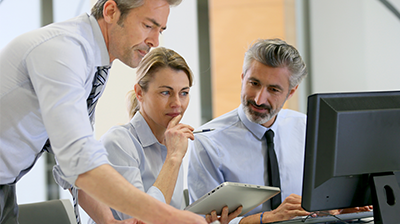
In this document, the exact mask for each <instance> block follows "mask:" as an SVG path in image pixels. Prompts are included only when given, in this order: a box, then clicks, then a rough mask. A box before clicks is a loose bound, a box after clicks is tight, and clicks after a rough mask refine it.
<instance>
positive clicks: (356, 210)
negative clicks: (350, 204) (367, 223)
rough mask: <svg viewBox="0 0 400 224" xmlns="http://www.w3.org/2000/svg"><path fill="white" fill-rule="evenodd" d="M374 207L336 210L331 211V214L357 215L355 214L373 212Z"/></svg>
mask: <svg viewBox="0 0 400 224" xmlns="http://www.w3.org/2000/svg"><path fill="white" fill-rule="evenodd" d="M372 209H373V206H372V205H369V206H364V207H354V208H345V209H335V210H330V211H329V214H330V215H339V214H347V213H355V212H368V211H372Z"/></svg>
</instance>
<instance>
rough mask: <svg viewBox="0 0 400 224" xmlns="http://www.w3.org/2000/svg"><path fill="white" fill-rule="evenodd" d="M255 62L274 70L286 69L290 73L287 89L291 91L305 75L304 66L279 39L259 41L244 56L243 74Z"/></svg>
mask: <svg viewBox="0 0 400 224" xmlns="http://www.w3.org/2000/svg"><path fill="white" fill-rule="evenodd" d="M254 60H256V61H258V62H260V63H262V64H264V65H268V66H271V67H274V68H277V67H286V68H288V70H289V71H290V78H289V88H290V89H292V88H294V87H295V86H297V85H298V84H300V82H301V80H303V78H304V77H306V75H307V68H306V64H305V63H304V61H303V59H302V58H301V56H300V54H299V52H298V51H297V50H296V48H294V47H293V46H291V45H289V44H287V43H286V42H285V41H283V40H280V39H259V40H257V41H255V43H254V44H253V45H252V46H250V48H249V49H248V50H247V52H246V53H245V56H244V62H243V74H244V75H246V72H247V70H248V69H249V68H250V66H251V63H252V62H253V61H254Z"/></svg>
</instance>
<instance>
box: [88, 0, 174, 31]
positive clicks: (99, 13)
mask: <svg viewBox="0 0 400 224" xmlns="http://www.w3.org/2000/svg"><path fill="white" fill-rule="evenodd" d="M107 1H110V0H98V1H97V2H96V4H94V6H93V7H92V12H91V14H92V16H94V17H95V18H96V19H100V18H103V8H104V4H105V3H106V2H107ZM112 1H114V2H115V3H116V4H117V7H118V10H119V11H120V12H121V16H120V18H119V20H118V24H119V25H122V24H123V21H124V19H125V17H126V15H128V13H129V11H130V10H131V9H134V8H138V7H140V6H142V5H144V2H145V1H146V0H112ZM165 1H166V2H168V4H169V5H170V6H177V5H179V4H181V2H182V0H165Z"/></svg>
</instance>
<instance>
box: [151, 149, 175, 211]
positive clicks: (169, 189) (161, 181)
mask: <svg viewBox="0 0 400 224" xmlns="http://www.w3.org/2000/svg"><path fill="white" fill-rule="evenodd" d="M181 163H182V159H178V158H176V159H175V158H171V159H170V158H168V156H167V159H166V160H165V162H164V165H163V166H162V168H161V171H160V173H159V174H158V177H157V179H156V181H155V182H154V184H153V186H155V187H157V188H158V189H159V190H160V191H161V192H162V193H163V195H164V198H165V202H166V203H167V204H170V203H171V199H172V195H173V194H174V189H175V185H176V181H177V179H178V174H179V168H180V166H181Z"/></svg>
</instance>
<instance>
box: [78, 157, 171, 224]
mask: <svg viewBox="0 0 400 224" xmlns="http://www.w3.org/2000/svg"><path fill="white" fill-rule="evenodd" d="M75 184H76V186H78V187H79V188H81V189H82V190H84V191H85V192H86V193H87V194H88V195H90V196H91V197H93V199H96V200H98V201H100V202H102V203H104V204H106V205H107V206H109V207H111V208H114V209H116V210H118V211H120V212H122V213H125V214H128V215H130V216H133V217H135V218H137V219H139V220H142V221H144V222H146V223H165V222H164V221H165V220H170V219H171V216H172V212H173V208H172V207H170V206H167V205H165V204H164V203H162V202H160V201H158V200H156V199H154V198H153V197H150V196H149V195H147V194H146V193H144V192H142V191H140V190H138V189H137V188H135V187H134V186H133V185H131V184H130V183H129V182H128V181H126V180H125V178H123V177H122V176H121V175H120V174H119V173H118V172H117V171H115V170H114V169H113V168H112V167H111V166H109V165H102V166H99V167H97V168H95V169H93V170H91V171H88V172H86V173H84V174H81V175H80V176H79V177H78V179H77V180H76V182H75Z"/></svg>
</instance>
